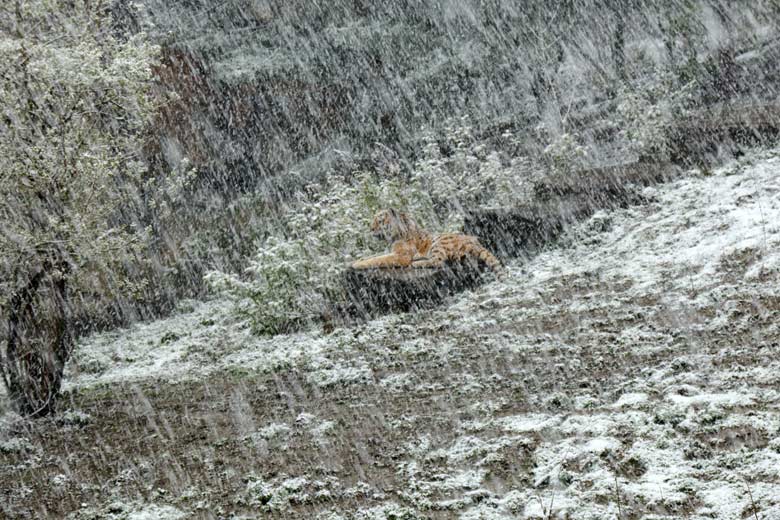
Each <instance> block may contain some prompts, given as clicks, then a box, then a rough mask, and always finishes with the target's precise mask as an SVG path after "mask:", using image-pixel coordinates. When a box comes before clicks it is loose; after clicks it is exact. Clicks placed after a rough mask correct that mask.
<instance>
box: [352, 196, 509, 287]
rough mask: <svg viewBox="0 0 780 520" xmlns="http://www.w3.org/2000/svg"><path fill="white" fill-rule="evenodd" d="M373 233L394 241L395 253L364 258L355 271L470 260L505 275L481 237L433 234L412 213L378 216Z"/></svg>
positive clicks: (354, 265)
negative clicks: (418, 222)
mask: <svg viewBox="0 0 780 520" xmlns="http://www.w3.org/2000/svg"><path fill="white" fill-rule="evenodd" d="M371 232H372V234H373V235H374V237H376V238H379V239H384V240H386V241H387V242H390V244H391V246H390V250H391V252H390V253H389V254H384V255H379V256H372V257H368V258H361V259H360V260H357V261H355V262H353V263H352V264H351V267H352V268H353V269H381V268H392V267H412V268H426V267H441V266H442V265H443V264H444V263H445V262H447V261H460V260H463V259H464V258H467V257H469V258H473V259H477V260H480V261H482V262H484V263H485V264H486V265H487V266H488V267H489V268H490V269H491V270H492V271H493V272H495V273H496V274H499V275H500V274H503V267H502V265H501V263H500V262H499V261H498V259H497V258H496V257H495V256H494V255H493V253H491V252H490V251H488V250H487V249H485V248H484V247H483V246H482V245H481V244H480V243H479V239H478V238H477V237H474V236H471V235H464V234H462V233H444V234H441V235H431V234H430V233H429V232H428V231H426V230H424V229H422V228H421V227H420V226H419V225H417V223H416V222H415V221H414V219H412V218H411V217H410V216H409V215H408V214H406V213H403V212H401V211H396V210H395V209H392V208H390V209H383V210H380V211H378V212H377V213H376V214H375V215H374V218H373V221H372V222H371Z"/></svg>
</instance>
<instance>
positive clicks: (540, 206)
mask: <svg viewBox="0 0 780 520" xmlns="http://www.w3.org/2000/svg"><path fill="white" fill-rule="evenodd" d="M681 172H682V169H681V168H680V167H678V166H676V165H674V164H670V163H662V164H646V163H633V164H627V165H621V166H613V167H608V168H597V169H591V170H583V171H581V172H579V173H574V174H572V175H566V176H564V175H555V176H550V177H548V178H546V179H545V180H543V181H541V182H538V183H536V185H535V186H534V202H532V203H531V204H526V205H523V206H520V207H517V208H510V209H479V210H472V211H468V212H467V213H466V219H465V222H464V232H465V233H467V234H469V235H474V236H476V237H479V240H480V242H481V243H482V245H484V246H485V247H486V248H488V249H489V250H491V251H493V252H494V253H495V254H497V255H498V256H500V257H505V258H506V257H517V256H527V255H530V254H531V253H533V252H534V251H536V250H538V249H539V248H540V247H542V246H545V245H547V244H549V243H551V242H553V241H555V240H556V239H557V238H558V237H559V236H560V235H561V234H562V233H563V231H564V230H565V229H566V227H567V226H569V225H571V224H574V223H576V222H579V221H581V220H584V219H586V218H588V217H590V216H591V215H593V214H594V213H595V212H596V211H598V210H608V209H613V208H619V207H627V206H628V205H631V204H637V203H640V202H642V200H643V198H642V196H641V195H640V194H639V192H638V190H637V189H636V187H637V186H640V187H641V186H650V185H652V184H656V183H660V182H664V181H667V180H670V179H672V178H674V177H676V176H678V175H680V174H681Z"/></svg>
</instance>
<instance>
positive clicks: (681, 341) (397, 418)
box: [9, 150, 780, 520]
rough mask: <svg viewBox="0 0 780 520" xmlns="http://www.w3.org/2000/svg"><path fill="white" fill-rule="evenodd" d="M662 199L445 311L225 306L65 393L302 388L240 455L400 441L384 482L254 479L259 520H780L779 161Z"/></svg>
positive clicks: (76, 378)
mask: <svg viewBox="0 0 780 520" xmlns="http://www.w3.org/2000/svg"><path fill="white" fill-rule="evenodd" d="M642 194H643V195H644V197H645V199H646V201H647V202H646V203H645V204H643V205H640V206H635V207H631V208H627V209H623V210H618V211H614V212H611V213H600V214H597V215H595V216H594V217H593V218H591V219H590V220H589V221H586V222H583V223H582V224H581V225H578V226H576V227H575V228H572V229H571V230H570V231H569V233H568V234H567V235H566V236H565V237H564V238H563V239H562V240H561V242H560V243H559V244H558V245H556V246H555V247H551V248H549V249H548V250H546V251H543V252H542V253H540V254H539V255H537V256H536V257H534V258H532V259H531V260H529V261H527V262H525V263H523V262H520V261H517V262H515V263H511V264H510V265H509V266H508V276H507V277H506V278H505V279H504V280H501V281H496V282H492V283H489V284H487V285H485V286H482V287H480V288H479V289H477V290H475V291H472V292H468V293H464V294H461V295H458V296H456V297H453V298H452V299H451V301H450V302H449V304H448V305H447V306H443V307H441V308H438V309H435V310H433V311H429V312H425V313H419V314H402V315H389V316H385V317H382V318H379V319H376V320H374V321H371V322H369V323H366V324H363V325H360V326H355V327H350V328H341V329H337V330H335V331H333V332H332V333H330V334H327V335H326V334H323V333H322V332H320V331H318V330H311V331H306V332H301V333H298V334H292V335H286V336H276V337H273V338H259V337H256V336H253V335H252V334H251V333H250V331H249V328H248V326H247V325H246V324H245V323H242V322H241V321H237V320H236V319H234V318H231V317H230V313H229V311H228V310H226V308H225V307H226V305H225V302H222V301H211V302H206V303H199V304H194V308H193V309H192V310H190V311H189V312H183V313H181V314H180V315H178V316H176V317H174V318H171V319H168V320H163V321H159V322H154V323H148V324H139V325H136V326H134V327H132V328H130V329H126V330H122V331H114V332H111V333H106V334H100V335H95V336H93V337H91V338H88V339H87V340H85V341H83V342H82V343H81V344H80V345H79V348H78V350H77V351H76V352H75V354H74V357H73V363H72V364H71V366H70V368H69V372H68V379H67V385H66V387H67V389H68V390H70V391H74V392H89V391H90V389H91V388H93V387H96V386H102V385H113V384H116V383H126V382H135V381H141V382H142V381H149V380H153V381H156V382H157V384H160V385H165V384H174V383H176V382H192V381H198V380H207V379H208V378H210V377H212V378H213V377H219V378H224V377H232V378H235V380H236V381H237V382H238V381H241V380H242V378H244V377H245V376H247V375H251V376H253V377H254V376H258V377H260V376H263V375H271V376H274V377H276V375H277V374H288V375H289V374H301V377H300V378H298V379H296V381H300V383H296V384H301V385H306V388H305V389H301V388H297V387H296V391H297V393H296V394H295V395H296V396H297V397H296V400H295V403H294V406H293V404H292V401H290V402H291V404H290V405H289V406H290V407H291V411H292V408H294V413H295V415H293V416H292V418H290V419H284V418H283V417H282V418H280V419H278V420H277V419H274V420H273V421H269V422H266V423H263V424H260V423H258V424H252V425H250V426H251V428H250V429H249V431H244V432H243V433H242V435H241V439H243V440H242V441H241V442H243V443H245V444H247V443H248V444H254V445H263V446H264V447H266V448H269V449H271V450H272V451H274V450H275V451H277V452H282V453H284V454H287V453H288V451H287V450H288V448H289V446H292V445H294V443H296V442H300V439H303V438H305V439H311V445H312V446H315V447H316V449H317V450H321V451H319V452H317V453H320V454H321V456H322V457H323V460H329V458H328V457H329V455H328V454H329V453H330V452H331V450H334V449H336V448H338V447H339V446H342V445H345V444H346V445H351V444H350V443H354V446H355V447H354V450H353V451H356V452H357V453H358V454H359V456H358V455H356V457H357V458H356V459H355V460H358V461H361V464H368V463H367V462H366V461H367V460H371V457H372V456H373V455H369V454H366V453H364V452H365V450H366V446H367V445H368V446H370V442H369V441H368V440H366V439H367V438H370V437H371V436H372V435H374V433H371V432H375V431H380V430H381V431H382V432H384V433H383V435H391V436H392V439H393V440H391V441H387V442H392V443H395V444H393V449H392V450H391V451H392V455H388V458H386V459H381V460H382V461H383V464H385V465H387V467H386V470H385V471H386V472H387V473H386V479H387V480H385V481H383V482H374V481H371V480H370V479H368V477H367V476H366V474H367V473H365V472H369V470H368V469H365V470H364V469H355V468H352V467H350V466H346V467H345V466H343V464H346V462H344V461H341V463H340V464H342V465H341V466H339V467H341V468H342V471H341V472H340V473H339V472H334V473H333V474H332V475H330V476H328V477H327V478H324V477H323V476H322V471H323V470H322V465H321V464H320V463H319V461H318V460H312V461H311V468H312V469H311V471H300V470H299V471H297V472H294V473H293V472H291V471H285V470H284V468H282V470H281V471H279V467H278V466H277V467H276V471H277V473H275V474H273V475H270V474H262V475H261V474H254V473H251V474H246V475H245V476H244V482H245V484H244V485H243V487H242V488H241V489H235V490H234V493H235V494H234V496H233V500H234V503H235V504H241V506H242V507H244V508H248V509H250V510H254V511H257V512H258V514H259V512H261V511H264V512H270V513H274V514H277V515H283V516H285V517H289V516H295V515H296V514H299V515H302V516H301V517H306V518H314V517H317V518H322V519H326V518H332V519H335V518H393V517H395V518H425V517H427V515H429V514H430V513H432V512H437V514H440V515H444V516H441V517H451V518H463V519H478V518H479V519H493V518H527V519H547V518H577V519H605V518H645V519H651V518H652V519H657V520H658V519H672V518H691V519H698V520H704V519H705V518H724V519H726V518H753V517H754V514H753V512H754V511H755V515H757V517H758V518H760V519H762V520H769V519H772V518H777V517H779V516H778V515H780V492H779V490H780V370H778V369H779V368H780V363H778V361H777V354H778V350H777V349H778V346H777V345H778V341H779V340H780V330H778V326H780V320H778V314H779V313H780V248H778V245H779V244H780V155H778V151H777V150H771V151H763V152H756V153H754V154H752V155H750V156H748V157H746V158H743V159H742V160H740V161H736V162H733V163H731V164H729V165H727V166H725V167H723V168H720V169H718V170H716V171H714V172H711V173H708V174H707V175H705V174H703V173H701V172H697V171H692V172H691V173H690V176H688V177H686V178H683V179H680V180H677V181H675V182H672V183H670V184H666V185H659V186H656V187H653V188H646V189H644V191H643V193H642ZM284 377H286V376H283V375H279V376H278V377H276V379H273V381H275V382H276V383H275V384H276V385H277V388H280V385H282V384H283V381H284ZM331 393H333V394H338V395H340V396H347V397H343V398H342V399H346V401H337V402H336V403H334V402H330V401H329V402H328V405H327V406H323V405H322V403H323V402H325V401H323V400H326V399H327V396H329V395H330V394H331ZM280 395H287V394H284V393H283V392H282V393H281V394H280ZM291 395H292V394H290V396H288V397H286V399H292V397H291ZM350 396H351V397H350ZM280 399H281V397H280ZM369 401H370V402H371V407H370V408H368V409H367V411H366V412H365V414H366V423H365V428H366V430H365V431H366V432H367V433H364V434H360V436H359V437H360V438H359V439H358V440H355V439H354V438H352V437H348V436H346V435H347V433H348V432H355V431H357V432H360V431H362V430H361V428H362V427H363V425H360V424H358V425H355V424H346V425H345V421H344V420H343V418H342V416H341V415H340V414H341V411H343V410H347V409H350V410H352V409H358V410H361V409H362V406H364V405H367V403H369ZM344 403H346V404H344ZM391 403H392V404H393V406H390V404H391ZM399 403H401V404H399ZM384 404H387V406H385V407H383V406H384ZM375 408H379V409H380V410H381V414H382V419H381V421H380V420H378V419H376V417H377V414H379V413H380V412H378V411H375ZM442 421H444V422H442ZM441 424H446V427H442V426H441ZM437 425H438V426H437ZM364 436H365V438H364ZM307 442H308V441H307ZM366 443H368V444H366ZM17 444H18V443H17ZM9 446H10V447H11V448H13V449H17V448H16V446H17V445H13V446H11V445H9ZM18 446H19V447H18V449H27V447H26V445H25V444H24V443H22V444H18ZM30 449H32V447H30ZM289 449H290V450H292V451H294V449H293V448H289ZM313 449H315V448H313ZM280 456H282V457H288V456H289V457H293V455H280ZM275 460H277V461H278V460H280V459H275ZM323 464H324V463H323ZM326 466H327V464H326ZM382 467H384V466H382ZM315 468H319V469H317V470H315ZM353 471H354V472H356V473H352V472H353ZM318 472H319V473H318ZM365 479H368V480H366V481H363V480H365ZM199 485H201V486H205V485H207V484H206V483H203V482H201V483H200V484H199ZM312 504H316V508H315V509H316V511H317V512H316V515H315V513H313V512H312V511H313V509H312V507H314V506H313V505H312ZM339 504H343V505H342V506H340V505H339ZM303 505H306V507H308V508H309V509H306V510H305V512H300V511H299V510H298V509H296V508H298V507H302V506H303ZM345 508H346V509H345ZM307 515H308V516H307ZM312 515H314V516H312ZM393 515H394V516H393Z"/></svg>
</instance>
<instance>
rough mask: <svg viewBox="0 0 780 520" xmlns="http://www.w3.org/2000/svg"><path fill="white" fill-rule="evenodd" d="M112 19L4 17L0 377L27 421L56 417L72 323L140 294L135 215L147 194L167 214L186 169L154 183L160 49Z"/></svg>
mask: <svg viewBox="0 0 780 520" xmlns="http://www.w3.org/2000/svg"><path fill="white" fill-rule="evenodd" d="M110 8H111V5H110V3H109V2H107V1H100V0H98V1H87V0H31V1H25V2H5V3H3V4H2V6H0V107H2V109H0V110H1V111H0V114H1V116H0V221H2V223H3V225H2V226H0V310H2V315H3V316H4V317H5V318H6V319H7V320H8V321H7V333H8V335H9V338H10V339H9V340H8V341H7V343H6V344H5V348H4V351H0V354H2V355H0V368H3V375H4V376H5V382H6V385H7V386H8V387H9V390H10V393H11V396H12V400H14V402H15V403H16V404H17V405H19V406H24V407H25V408H26V409H27V410H28V411H31V412H35V411H41V410H43V412H42V413H47V412H48V411H50V410H51V409H53V401H54V399H55V397H56V393H57V391H58V390H59V384H60V378H61V374H62V369H63V366H64V363H65V362H66V361H67V359H68V357H69V355H70V347H71V343H72V337H71V335H70V332H69V330H70V329H71V324H70V321H71V319H72V318H71V316H72V315H74V314H76V313H77V312H79V310H80V309H83V306H84V305H85V303H84V302H88V301H91V302H97V301H100V300H106V299H108V298H110V297H111V295H116V294H123V295H126V294H128V293H132V292H133V291H135V290H138V289H140V288H141V287H142V284H143V282H142V281H141V280H139V279H138V277H137V276H134V273H133V272H132V267H131V263H132V262H137V259H138V257H139V256H141V253H142V251H143V250H144V247H145V246H146V245H147V244H148V242H149V239H150V232H149V231H150V230H149V229H148V228H147V227H146V226H145V225H144V224H143V223H142V222H140V221H139V219H138V218H137V217H136V216H135V215H136V214H137V213H136V212H135V210H136V209H137V208H138V207H139V206H140V204H141V196H142V195H141V194H143V196H144V197H145V198H146V201H147V203H148V202H149V199H156V200H159V201H160V202H161V204H160V206H159V208H160V211H161V212H162V213H164V211H165V207H164V206H165V205H164V203H165V202H168V201H170V200H172V199H173V198H175V197H176V196H177V193H178V192H179V190H180V188H181V183H182V182H183V180H182V179H183V178H184V177H185V176H186V175H184V174H185V173H186V165H184V168H183V169H182V171H181V172H179V174H181V175H179V174H177V175H172V176H170V177H166V178H163V179H160V180H156V179H153V180H149V179H146V178H145V174H146V167H145V165H144V164H143V162H142V161H141V153H140V150H141V143H142V141H143V139H144V134H145V131H146V128H147V124H148V122H149V121H150V118H151V116H152V114H153V112H154V110H155V102H154V99H153V97H152V96H151V94H150V92H151V86H152V69H151V65H152V64H153V63H154V61H155V60H156V57H157V54H158V49H157V48H156V47H155V46H153V45H150V44H149V43H147V42H146V40H145V37H144V35H143V34H138V35H134V36H130V37H128V38H122V37H120V36H119V35H118V34H117V32H116V30H115V28H114V27H112V24H111V16H110ZM158 192H160V193H161V195H159V196H158ZM97 295H102V296H97ZM54 354H56V355H54ZM22 359H24V361H23V362H22V361H21V360H22ZM28 371H29V372H30V373H26V372H28ZM33 372H34V373H33ZM46 379H49V380H46ZM25 403H26V404H25Z"/></svg>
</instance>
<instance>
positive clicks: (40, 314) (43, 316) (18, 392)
mask: <svg viewBox="0 0 780 520" xmlns="http://www.w3.org/2000/svg"><path fill="white" fill-rule="evenodd" d="M54 265H56V264H53V263H48V262H47V263H46V264H44V265H43V266H42V267H41V269H40V270H39V271H38V272H36V273H35V274H34V275H32V276H31V277H30V279H29V280H28V282H27V284H26V286H25V287H24V288H22V289H21V290H19V291H18V292H17V293H16V294H14V296H13V297H12V298H11V302H10V305H9V315H8V341H7V342H6V346H5V352H4V353H2V354H3V355H2V356H0V372H2V375H3V380H4V382H5V385H6V387H7V388H8V392H9V396H10V398H11V403H12V405H13V406H14V408H15V409H16V410H17V411H18V412H19V413H20V414H22V415H25V416H31V417H40V416H44V415H48V414H50V413H52V412H54V410H55V404H56V399H57V396H58V394H59V391H60V388H61V386H62V376H63V372H64V370H65V363H66V362H67V360H68V358H69V357H70V352H71V347H72V344H73V341H72V337H71V334H70V331H69V326H68V316H67V283H66V278H65V276H64V274H65V273H66V272H67V271H65V273H58V274H57V275H56V276H55V275H54V272H55V269H54ZM58 267H60V268H63V267H67V266H66V263H65V262H59V265H58Z"/></svg>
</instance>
